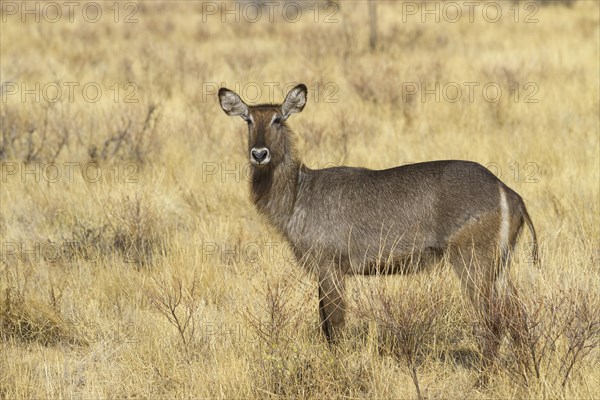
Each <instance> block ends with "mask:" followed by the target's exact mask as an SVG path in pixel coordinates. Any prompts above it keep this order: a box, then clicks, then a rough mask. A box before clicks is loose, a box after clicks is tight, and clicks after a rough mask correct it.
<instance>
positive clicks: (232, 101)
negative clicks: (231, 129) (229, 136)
mask: <svg viewBox="0 0 600 400" xmlns="http://www.w3.org/2000/svg"><path fill="white" fill-rule="evenodd" d="M219 102H220V103H221V108H222V109H223V111H225V114H227V115H230V116H232V117H236V116H240V117H242V118H244V119H248V106H247V105H246V103H244V102H243V101H242V99H241V98H240V96H238V95H237V93H235V92H234V91H232V90H229V89H227V88H221V89H219Z"/></svg>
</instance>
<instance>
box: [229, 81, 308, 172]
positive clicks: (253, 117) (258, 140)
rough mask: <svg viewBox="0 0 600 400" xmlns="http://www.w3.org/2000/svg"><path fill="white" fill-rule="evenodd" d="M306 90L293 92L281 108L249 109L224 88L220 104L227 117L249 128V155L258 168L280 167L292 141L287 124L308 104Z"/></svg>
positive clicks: (275, 106)
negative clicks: (293, 115) (291, 117)
mask: <svg viewBox="0 0 600 400" xmlns="http://www.w3.org/2000/svg"><path fill="white" fill-rule="evenodd" d="M306 92H307V89H306V86H305V85H303V84H300V85H298V86H296V87H294V88H293V89H292V90H290V91H289V92H288V94H287V96H286V98H285V100H284V102H283V103H282V104H281V105H277V104H260V105H255V106H248V105H247V104H246V103H244V101H242V99H241V98H240V96H238V95H237V93H235V92H233V91H231V90H229V89H226V88H221V89H220V90H219V101H220V103H221V108H222V109H223V111H225V113H226V114H227V115H230V116H239V117H242V119H244V121H246V123H247V124H248V154H249V157H250V162H251V163H252V164H253V165H255V166H256V167H265V166H271V165H277V164H279V163H281V162H282V161H283V160H284V158H285V156H286V155H287V154H289V152H290V146H291V143H290V140H291V138H290V137H289V135H288V128H287V126H286V124H285V121H286V120H287V119H288V118H289V117H290V115H292V114H294V113H299V112H300V111H302V109H303V108H304V105H305V104H306Z"/></svg>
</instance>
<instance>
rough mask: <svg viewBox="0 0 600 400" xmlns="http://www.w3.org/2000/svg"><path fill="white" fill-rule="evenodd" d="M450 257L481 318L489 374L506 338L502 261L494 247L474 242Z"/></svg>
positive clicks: (480, 334)
mask: <svg viewBox="0 0 600 400" xmlns="http://www.w3.org/2000/svg"><path fill="white" fill-rule="evenodd" d="M449 254H450V262H451V264H452V267H453V268H454V271H455V272H456V274H457V275H458V277H459V279H460V282H461V286H462V288H463V290H464V292H466V294H467V295H468V297H469V300H470V301H471V303H472V305H473V307H474V309H475V312H476V314H477V316H478V320H479V323H478V329H477V330H476V331H477V333H476V336H477V342H478V343H479V348H480V351H481V354H482V357H483V359H482V364H483V365H482V370H483V372H484V374H485V373H486V371H487V370H489V369H490V368H491V367H492V366H493V363H494V360H495V359H496V356H497V354H498V349H499V347H500V342H501V340H502V335H503V317H502V312H501V311H502V310H501V303H502V301H499V300H500V299H499V296H498V292H497V290H496V280H497V277H498V272H499V268H500V262H499V261H498V260H499V257H498V256H497V252H496V251H494V249H493V247H491V245H486V244H484V243H474V242H473V241H469V242H464V244H462V245H461V246H455V247H454V248H452V249H451V250H450V253H449ZM484 379H485V378H484Z"/></svg>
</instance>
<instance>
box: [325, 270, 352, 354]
mask: <svg viewBox="0 0 600 400" xmlns="http://www.w3.org/2000/svg"><path fill="white" fill-rule="evenodd" d="M318 278H319V315H320V317H321V329H323V334H324V335H325V338H326V339H327V342H328V343H329V344H333V343H335V341H336V334H337V333H338V332H339V330H340V329H341V328H342V327H343V326H344V314H345V308H346V304H345V301H344V273H343V271H342V270H341V268H339V267H337V265H335V266H326V267H325V268H323V267H321V268H319V273H318Z"/></svg>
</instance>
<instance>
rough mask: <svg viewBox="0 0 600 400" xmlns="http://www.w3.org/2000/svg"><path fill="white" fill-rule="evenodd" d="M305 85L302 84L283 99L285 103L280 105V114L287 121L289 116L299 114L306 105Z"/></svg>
mask: <svg viewBox="0 0 600 400" xmlns="http://www.w3.org/2000/svg"><path fill="white" fill-rule="evenodd" d="M307 91H308V89H306V85H303V84H302V83H301V84H299V85H298V86H296V87H294V88H293V89H292V90H290V91H289V93H288V94H287V96H286V97H285V101H284V102H283V104H282V105H281V113H282V114H283V118H285V119H287V118H288V117H289V116H290V115H292V114H295V113H299V112H300V111H302V110H303V109H304V106H305V105H306V92H307Z"/></svg>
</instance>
